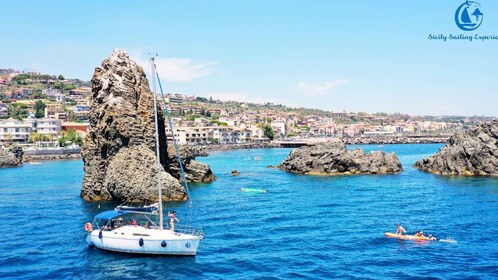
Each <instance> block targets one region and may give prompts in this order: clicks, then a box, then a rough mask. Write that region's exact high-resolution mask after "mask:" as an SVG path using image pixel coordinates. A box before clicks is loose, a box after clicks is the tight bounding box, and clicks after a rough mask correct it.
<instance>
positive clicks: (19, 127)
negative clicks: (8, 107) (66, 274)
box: [0, 118, 36, 142]
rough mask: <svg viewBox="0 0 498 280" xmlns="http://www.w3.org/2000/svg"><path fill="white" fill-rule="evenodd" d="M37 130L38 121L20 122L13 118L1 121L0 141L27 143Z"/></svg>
mask: <svg viewBox="0 0 498 280" xmlns="http://www.w3.org/2000/svg"><path fill="white" fill-rule="evenodd" d="M35 128H36V121H34V122H31V121H20V120H16V119H13V118H9V119H6V120H1V121H0V141H2V142H27V141H28V139H29V134H30V133H31V132H32V131H34V130H35Z"/></svg>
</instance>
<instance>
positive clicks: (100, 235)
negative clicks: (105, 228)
mask: <svg viewBox="0 0 498 280" xmlns="http://www.w3.org/2000/svg"><path fill="white" fill-rule="evenodd" d="M99 239H102V231H99Z"/></svg>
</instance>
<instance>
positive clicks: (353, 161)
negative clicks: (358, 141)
mask: <svg viewBox="0 0 498 280" xmlns="http://www.w3.org/2000/svg"><path fill="white" fill-rule="evenodd" d="M278 168H280V169H281V170H284V171H287V172H292V173H299V174H309V175H340V174H397V173H400V172H401V171H403V168H402V167H401V163H400V161H399V159H398V157H397V156H396V155H395V154H394V153H385V152H383V151H373V152H370V153H368V154H367V153H365V151H363V150H362V149H355V150H347V149H346V145H345V144H344V142H342V141H341V140H339V139H334V140H332V141H328V142H324V143H318V144H315V145H311V146H303V147H301V148H299V149H297V150H293V151H292V152H291V153H290V154H289V156H288V157H287V158H286V159H285V160H284V161H283V162H282V163H281V164H280V165H279V166H278Z"/></svg>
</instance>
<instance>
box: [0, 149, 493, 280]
mask: <svg viewBox="0 0 498 280" xmlns="http://www.w3.org/2000/svg"><path fill="white" fill-rule="evenodd" d="M440 147H441V145H435V144H430V145H429V144H425V145H384V146H377V145H368V146H361V148H364V149H366V150H384V151H389V152H393V151H394V152H396V153H397V155H398V157H399V158H400V160H401V162H402V164H403V167H404V171H403V172H402V173H401V174H399V175H361V176H332V177H324V176H304V175H294V174H288V173H285V172H283V171H280V170H278V169H272V168H268V167H267V166H269V165H277V164H278V163H280V162H281V161H282V160H283V159H284V158H285V157H286V156H287V155H288V154H289V152H290V149H256V150H238V151H225V152H214V153H211V155H210V156H209V157H205V158H199V160H200V161H202V162H206V163H208V164H210V165H211V168H212V170H213V172H214V173H215V174H216V176H217V177H218V179H217V180H216V181H215V182H212V183H206V184H191V196H192V198H193V208H192V209H193V224H194V225H197V226H202V228H203V231H204V234H205V239H204V240H203V242H202V243H201V247H200V248H199V251H198V254H197V256H196V257H154V256H137V255H126V254H121V253H111V252H105V251H101V250H98V249H95V248H88V247H87V245H86V243H85V231H84V229H83V227H84V224H85V222H87V221H91V220H92V218H93V216H94V215H95V214H96V213H98V212H99V211H102V210H104V209H109V208H112V207H114V206H115V205H114V204H112V203H87V202H84V201H82V200H81V199H80V197H79V193H80V187H81V180H82V176H83V164H82V161H80V160H72V161H52V162H43V163H42V164H40V165H30V164H26V165H24V166H23V167H18V168H7V169H0V213H1V215H2V221H1V223H2V225H1V226H0V236H1V237H2V240H1V241H0V243H1V246H0V268H1V269H0V279H330V278H339V279H386V278H387V279H492V278H495V279H496V278H498V239H497V238H498V218H497V217H498V179H496V178H482V177H479V178H465V177H442V176H437V175H433V174H428V173H424V172H421V171H418V170H416V169H415V168H413V166H412V165H413V164H414V163H415V161H416V160H418V159H421V158H424V157H426V156H428V155H430V154H433V153H435V152H437V151H438V149H439V148H440ZM255 157H261V160H254V158H255ZM249 159H250V160H249ZM233 169H237V170H239V171H240V172H241V175H240V176H231V175H230V171H231V170H233ZM240 188H263V189H266V190H267V191H268V192H267V193H246V192H242V191H240ZM167 208H169V209H170V210H171V209H174V210H176V211H177V212H178V217H179V218H180V221H182V220H183V221H185V220H186V216H187V212H188V208H187V205H186V204H185V203H183V204H182V203H175V204H169V205H167ZM398 222H400V223H401V224H402V225H403V226H404V227H405V228H406V229H407V231H408V232H409V233H414V232H415V231H418V230H424V232H425V233H426V234H429V233H431V234H433V235H435V236H436V237H438V238H444V239H448V240H449V241H451V240H454V242H451V243H449V242H439V241H437V242H422V243H420V242H419V243H417V242H414V241H399V240H395V239H388V238H385V237H384V232H387V231H391V232H392V231H395V230H396V224H397V223H398ZM179 225H181V223H180V224H179Z"/></svg>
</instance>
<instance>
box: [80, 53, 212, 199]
mask: <svg viewBox="0 0 498 280" xmlns="http://www.w3.org/2000/svg"><path fill="white" fill-rule="evenodd" d="M157 110H158V126H159V143H160V144H159V151H160V153H159V154H160V162H161V178H162V193H163V200H164V201H181V200H186V199H187V194H186V190H185V188H184V187H183V186H182V185H181V184H180V183H179V181H178V179H177V178H175V177H174V176H172V175H171V174H170V173H169V171H170V168H169V166H170V158H169V156H168V152H167V139H166V132H165V128H164V127H165V126H164V120H165V119H164V114H163V112H162V110H161V109H160V107H159V106H158V108H157ZM155 151H156V141H155V123H154V99H153V95H152V93H151V91H150V89H149V84H148V81H147V78H146V76H145V74H144V71H143V69H142V67H141V66H139V65H138V64H137V63H136V62H134V61H132V60H131V59H130V57H129V56H128V54H127V53H126V52H125V51H123V50H115V51H114V52H113V53H112V54H111V55H110V56H109V58H107V59H105V60H104V61H103V62H102V65H101V66H100V67H97V68H96V69H95V73H94V75H93V78H92V96H91V100H90V125H89V128H88V131H87V136H86V139H85V143H84V145H83V147H82V158H83V162H84V171H85V174H84V177H83V186H82V188H81V197H82V198H83V199H85V200H91V201H100V200H108V201H111V200H115V201H127V202H153V201H157V199H158V191H157V171H158V170H157V157H156V152H155ZM204 171H205V173H210V174H212V172H211V170H210V169H209V166H207V165H204ZM213 177H214V176H213Z"/></svg>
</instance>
